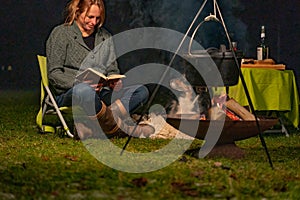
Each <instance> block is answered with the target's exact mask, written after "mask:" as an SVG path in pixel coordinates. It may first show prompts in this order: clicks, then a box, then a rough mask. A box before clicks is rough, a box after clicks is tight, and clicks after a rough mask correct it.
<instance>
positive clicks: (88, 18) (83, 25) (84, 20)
mask: <svg viewBox="0 0 300 200" xmlns="http://www.w3.org/2000/svg"><path fill="white" fill-rule="evenodd" d="M100 14H101V10H100V8H99V6H97V5H92V6H91V8H90V10H89V12H87V9H86V10H85V11H84V12H83V13H81V14H80V15H79V17H78V19H76V22H77V24H78V26H79V29H80V30H81V32H82V35H83V36H84V37H85V36H89V35H90V34H92V33H93V32H94V30H95V26H96V25H98V24H99V22H100Z"/></svg>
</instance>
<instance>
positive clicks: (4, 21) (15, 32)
mask: <svg viewBox="0 0 300 200" xmlns="http://www.w3.org/2000/svg"><path fill="white" fill-rule="evenodd" d="M67 2H68V1H62V0H44V1H41V0H32V1H28V0H26V1H17V2H15V1H4V0H1V7H0V13H1V18H0V26H1V36H0V45H1V49H0V66H1V68H0V69H1V71H0V81H1V83H0V89H5V88H11V87H18V88H36V89H38V88H39V79H40V78H39V70H38V64H37V60H36V55H37V54H44V52H45V41H46V39H47V37H48V35H49V33H50V31H51V29H52V28H53V27H54V26H55V25H57V24H60V23H61V22H63V10H64V7H65V5H66V3H67ZM211 2H212V1H211ZM218 2H219V6H220V8H221V11H222V15H223V17H224V20H225V23H226V25H227V28H228V30H229V33H230V35H231V37H232V38H233V40H236V41H237V42H238V45H239V48H240V49H241V50H242V51H243V52H244V54H245V56H246V57H248V58H249V57H251V58H255V56H256V45H257V44H258V43H259V31H260V30H259V29H260V26H261V25H265V26H266V31H267V33H266V34H267V42H268V44H269V46H270V54H271V58H273V59H274V60H275V61H276V62H278V63H284V64H286V65H287V68H289V69H293V70H294V71H295V73H296V76H297V81H298V85H299V76H300V67H299V65H300V58H299V55H300V39H299V36H300V34H299V32H300V12H299V10H300V4H299V2H298V1H296V0H286V1H284V2H283V1H281V0H251V1H249V0H223V1H218ZM105 3H106V10H107V19H106V23H105V27H106V28H107V29H108V30H110V31H111V32H112V33H113V34H116V33H119V32H122V31H124V30H128V29H132V28H136V27H145V26H157V27H165V28H170V29H174V30H177V31H180V32H182V33H185V31H186V30H187V27H188V26H189V24H190V22H191V20H192V19H193V18H194V16H195V14H196V12H197V11H198V9H199V8H200V6H201V4H202V1H199V0H109V1H105ZM209 6H210V1H209V3H208V10H205V11H204V13H205V12H206V13H209V12H212V10H211V9H210V7H209ZM201 20H202V18H201V19H200V21H201ZM210 35H211V34H210ZM200 36H204V35H200ZM204 37H205V38H206V36H204ZM208 38H209V37H207V39H208ZM200 40H201V41H202V40H203V39H200ZM206 41H208V40H205V41H202V42H204V43H205V42H206ZM9 65H11V66H12V71H7V68H8V66H9ZM3 69H4V70H3Z"/></svg>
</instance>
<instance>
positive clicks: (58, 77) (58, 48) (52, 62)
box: [46, 23, 119, 95]
mask: <svg viewBox="0 0 300 200" xmlns="http://www.w3.org/2000/svg"><path fill="white" fill-rule="evenodd" d="M103 41H104V42H103ZM46 56H47V68H48V78H49V82H50V85H51V86H52V87H53V88H54V92H55V95H59V94H62V93H64V92H66V91H67V90H68V89H70V88H71V87H73V85H74V82H75V81H76V80H75V76H76V74H77V73H78V71H79V70H82V69H84V68H87V67H93V68H95V69H96V70H98V71H100V72H102V73H104V74H106V75H109V74H113V73H119V69H118V66H117V62H116V55H115V50H114V45H113V42H112V37H111V35H110V33H108V32H107V31H106V30H105V29H104V28H99V29H98V30H97V33H96V37H95V48H94V49H93V50H91V49H89V47H88V46H87V45H86V44H85V43H84V41H83V38H82V35H81V32H80V30H79V28H78V26H77V24H76V23H73V24H72V25H71V26H67V25H64V24H62V25H59V26H57V27H55V28H54V29H53V30H52V32H51V34H50V36H49V38H48V40H47V43H46Z"/></svg>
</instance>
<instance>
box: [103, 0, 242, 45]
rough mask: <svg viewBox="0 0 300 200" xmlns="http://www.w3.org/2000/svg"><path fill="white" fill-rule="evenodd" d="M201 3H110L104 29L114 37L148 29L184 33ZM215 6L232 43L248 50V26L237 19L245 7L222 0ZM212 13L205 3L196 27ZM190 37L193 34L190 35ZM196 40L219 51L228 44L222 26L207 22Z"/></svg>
mask: <svg viewBox="0 0 300 200" xmlns="http://www.w3.org/2000/svg"><path fill="white" fill-rule="evenodd" d="M202 3H203V1H199V0H184V1H182V0H163V1H162V0H110V1H107V5H106V7H107V19H108V20H107V23H106V25H107V26H108V27H110V29H111V30H112V31H113V33H119V32H121V31H124V30H128V29H132V28H137V27H149V26H155V27H164V28H169V29H173V30H176V31H180V32H182V33H185V32H186V31H187V29H188V27H189V25H190V24H191V22H192V20H193V19H194V17H195V15H196V13H197V12H198V10H199V9H200V7H201V5H202ZM218 4H219V7H220V10H221V13H222V16H223V18H224V21H225V24H226V27H227V29H228V32H229V34H230V36H231V38H232V40H234V41H237V42H238V47H239V48H240V49H241V50H245V49H247V47H248V45H247V44H246V41H245V38H246V31H247V26H246V25H245V24H244V23H243V22H242V21H241V20H240V19H239V16H238V15H239V12H241V11H242V10H243V9H244V6H243V5H242V4H241V3H240V0H223V1H218ZM213 11H214V9H213V1H212V0H211V1H207V3H206V5H205V7H204V10H203V11H202V13H201V16H200V17H199V18H198V20H197V22H196V24H195V25H198V24H199V23H200V22H201V21H202V20H203V19H204V17H205V16H207V15H209V14H210V13H213ZM194 28H195V27H194ZM191 34H192V32H191V33H190V34H189V35H190V36H191ZM195 40H196V41H198V42H199V43H200V44H201V45H202V46H203V47H205V48H208V47H212V46H214V47H219V45H220V44H226V42H227V39H226V37H225V33H224V30H223V28H222V26H221V25H220V24H217V23H210V22H208V23H207V24H204V25H203V28H202V27H201V28H200V29H199V30H198V32H197V33H196V37H195ZM227 45H228V44H227Z"/></svg>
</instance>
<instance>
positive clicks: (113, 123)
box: [95, 101, 155, 137]
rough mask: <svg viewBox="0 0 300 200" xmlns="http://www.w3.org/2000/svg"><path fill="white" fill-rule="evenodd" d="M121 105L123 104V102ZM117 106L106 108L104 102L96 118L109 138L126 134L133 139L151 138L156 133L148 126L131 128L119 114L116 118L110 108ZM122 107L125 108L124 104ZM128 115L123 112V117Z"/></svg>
mask: <svg viewBox="0 0 300 200" xmlns="http://www.w3.org/2000/svg"><path fill="white" fill-rule="evenodd" d="M119 103H121V101H120V102H119ZM115 105H116V104H114V105H111V106H110V107H106V105H105V104H104V103H103V102H102V109H101V110H100V112H99V113H98V114H97V115H96V116H95V117H96V118H97V119H98V122H99V124H100V126H101V128H102V130H103V132H104V133H105V134H107V135H108V136H109V135H110V136H112V135H117V136H124V133H125V134H127V135H132V136H133V137H149V136H150V135H151V134H153V133H154V132H155V130H154V128H153V127H152V126H150V125H148V124H143V125H140V124H139V125H135V126H129V125H127V124H126V123H124V122H123V121H122V120H121V118H120V117H119V116H117V114H115V117H114V116H113V113H112V110H111V109H110V108H112V107H115ZM120 105H122V106H123V104H122V103H121V104H120ZM124 109H125V108H124ZM120 111H121V110H120ZM126 115H128V114H127V112H126V113H125V112H123V113H122V115H121V116H126Z"/></svg>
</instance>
